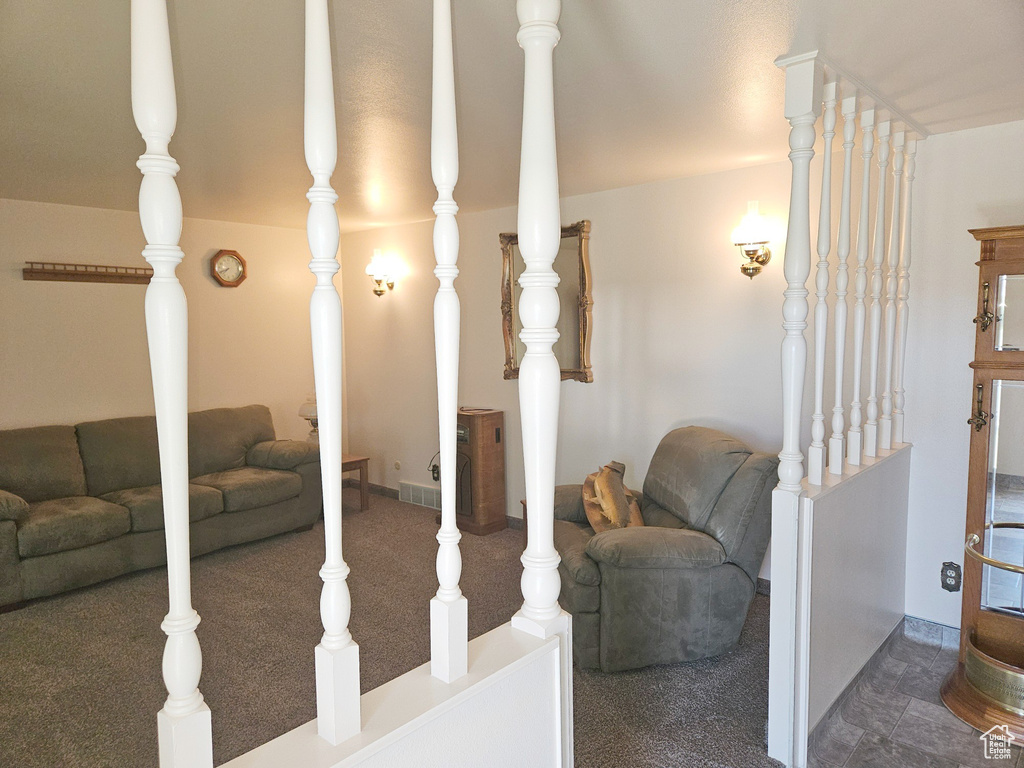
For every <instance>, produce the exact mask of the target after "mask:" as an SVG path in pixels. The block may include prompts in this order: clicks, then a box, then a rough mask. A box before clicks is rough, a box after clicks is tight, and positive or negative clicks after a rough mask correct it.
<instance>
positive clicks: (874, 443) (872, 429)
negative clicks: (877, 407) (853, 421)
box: [864, 424, 878, 456]
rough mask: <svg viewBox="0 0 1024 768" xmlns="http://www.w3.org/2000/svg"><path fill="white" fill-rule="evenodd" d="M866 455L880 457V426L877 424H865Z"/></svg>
mask: <svg viewBox="0 0 1024 768" xmlns="http://www.w3.org/2000/svg"><path fill="white" fill-rule="evenodd" d="M864 455H865V456H877V455H878V425H877V424H865V425H864Z"/></svg>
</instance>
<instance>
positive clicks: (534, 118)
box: [512, 0, 573, 768]
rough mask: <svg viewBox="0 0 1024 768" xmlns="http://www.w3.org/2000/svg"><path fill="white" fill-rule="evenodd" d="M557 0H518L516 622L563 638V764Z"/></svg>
mask: <svg viewBox="0 0 1024 768" xmlns="http://www.w3.org/2000/svg"><path fill="white" fill-rule="evenodd" d="M560 12H561V2H560V0H518V1H517V3H516V13H517V15H518V17H519V24H520V27H519V34H518V35H517V37H516V39H517V40H518V41H519V45H520V47H521V48H522V49H523V52H524V54H525V60H526V68H525V81H524V87H523V139H522V141H523V146H522V155H521V158H520V168H519V221H518V230H519V250H520V252H521V253H522V255H523V261H524V262H525V263H526V268H525V269H524V271H523V273H522V276H521V277H520V278H519V284H520V286H522V289H523V290H522V296H521V297H520V300H519V315H520V317H521V318H522V323H523V330H522V332H521V333H520V336H519V337H520V338H521V339H522V341H523V343H524V344H525V345H526V352H525V354H524V355H523V360H522V363H521V364H520V366H519V407H520V411H521V415H522V429H523V461H524V464H525V472H526V504H527V507H528V509H529V510H530V514H529V518H528V524H527V544H526V551H525V552H524V553H523V557H522V560H523V577H522V582H521V583H522V590H523V607H522V608H521V609H520V610H519V611H518V613H516V615H515V616H513V617H512V626H513V627H515V628H516V629H520V630H522V631H524V632H529V633H530V634H533V635H536V636H539V637H551V636H553V635H558V636H559V637H560V639H561V659H562V670H561V675H562V701H561V717H562V734H561V735H562V745H561V746H562V761H563V765H564V766H566V768H570V767H571V766H572V764H573V762H572V755H573V747H572V642H571V627H570V616H569V614H568V613H566V612H565V611H563V610H562V608H561V607H560V606H559V605H558V593H559V591H560V589H561V581H560V579H559V576H558V562H559V557H558V552H557V551H556V550H555V545H554V494H555V448H556V440H557V437H558V399H559V387H560V383H561V371H560V368H559V365H558V360H557V359H556V358H555V354H554V352H553V351H552V345H553V344H554V343H555V341H556V340H557V339H558V331H557V330H556V325H557V323H558V311H559V310H558V293H557V292H556V290H555V288H556V286H557V285H558V274H557V273H556V272H555V271H554V269H553V268H552V265H553V263H554V260H555V255H556V253H557V252H558V244H559V241H560V239H561V222H560V217H559V206H558V164H557V157H556V154H555V110H554V82H553V81H554V73H553V69H552V58H553V53H554V48H555V45H556V44H557V43H558V40H559V32H558V17H559V14H560Z"/></svg>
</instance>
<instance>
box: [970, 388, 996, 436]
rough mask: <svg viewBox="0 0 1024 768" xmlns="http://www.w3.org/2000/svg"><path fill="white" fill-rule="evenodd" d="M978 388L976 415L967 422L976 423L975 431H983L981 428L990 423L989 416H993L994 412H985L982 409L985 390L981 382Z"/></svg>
mask: <svg viewBox="0 0 1024 768" xmlns="http://www.w3.org/2000/svg"><path fill="white" fill-rule="evenodd" d="M977 390H978V399H977V401H976V403H975V411H974V416H973V417H971V418H969V419H968V420H967V423H968V424H973V425H974V431H975V432H981V428H982V427H984V426H985V425H986V424H988V417H989V416H991V415H992V414H990V413H985V411H983V410H981V398H982V394H983V392H984V390H983V389H982V386H981V384H979V385H978V386H977Z"/></svg>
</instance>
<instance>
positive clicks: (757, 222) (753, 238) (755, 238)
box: [732, 200, 771, 245]
mask: <svg viewBox="0 0 1024 768" xmlns="http://www.w3.org/2000/svg"><path fill="white" fill-rule="evenodd" d="M757 208H758V206H757V201H756V200H751V201H750V202H749V203H747V213H746V215H745V216H744V217H743V218H742V219H741V220H740V225H739V226H738V227H736V229H734V230H733V231H732V244H733V245H747V244H749V243H767V242H768V241H769V240H770V239H771V235H770V233H769V226H768V222H767V221H765V219H764V217H763V216H761V214H760V213H758V210H757Z"/></svg>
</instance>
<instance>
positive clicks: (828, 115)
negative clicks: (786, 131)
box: [807, 81, 836, 485]
mask: <svg viewBox="0 0 1024 768" xmlns="http://www.w3.org/2000/svg"><path fill="white" fill-rule="evenodd" d="M824 100H825V116H824V118H823V120H822V123H823V124H822V134H821V137H822V139H824V144H825V146H824V147H823V148H822V155H821V161H822V171H821V205H820V207H819V208H818V269H817V272H816V274H815V278H814V288H815V296H817V298H818V303H817V304H815V305H814V413H813V414H812V416H811V445H810V447H809V448H808V449H807V482H809V483H811V484H812V485H821V483H822V481H823V480H824V479H825V414H824V412H823V411H824V407H825V406H824V398H825V345H826V342H827V341H828V254H829V251H831V249H832V138H833V137H834V136H835V135H836V82H835V81H832V82H831V83H825V89H824Z"/></svg>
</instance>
